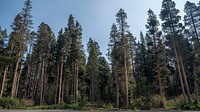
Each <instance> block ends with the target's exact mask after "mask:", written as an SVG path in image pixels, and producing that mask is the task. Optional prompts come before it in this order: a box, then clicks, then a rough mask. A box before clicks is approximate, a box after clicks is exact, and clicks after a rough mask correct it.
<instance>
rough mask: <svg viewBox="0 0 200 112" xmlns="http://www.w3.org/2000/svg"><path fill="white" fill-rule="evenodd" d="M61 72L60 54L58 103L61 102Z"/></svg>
mask: <svg viewBox="0 0 200 112" xmlns="http://www.w3.org/2000/svg"><path fill="white" fill-rule="evenodd" d="M62 73H63V56H62V59H61V66H60V77H59V92H58V103H61V92H62Z"/></svg>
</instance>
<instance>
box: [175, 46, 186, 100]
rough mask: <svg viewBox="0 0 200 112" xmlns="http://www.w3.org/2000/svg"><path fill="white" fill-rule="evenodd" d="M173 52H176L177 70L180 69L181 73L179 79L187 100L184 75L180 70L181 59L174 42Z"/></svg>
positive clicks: (179, 70)
mask: <svg viewBox="0 0 200 112" xmlns="http://www.w3.org/2000/svg"><path fill="white" fill-rule="evenodd" d="M173 50H174V53H175V57H176V64H177V69H178V72H179V78H180V82H181V89H182V92H183V96H184V99H185V100H186V99H187V96H186V94H185V88H184V84H183V78H182V73H181V68H180V63H179V62H180V61H179V57H178V54H177V50H176V46H175V43H174V42H173Z"/></svg>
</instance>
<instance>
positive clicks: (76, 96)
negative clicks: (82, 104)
mask: <svg viewBox="0 0 200 112" xmlns="http://www.w3.org/2000/svg"><path fill="white" fill-rule="evenodd" d="M75 85H76V91H75V92H76V93H75V102H76V103H78V62H76V84H75Z"/></svg>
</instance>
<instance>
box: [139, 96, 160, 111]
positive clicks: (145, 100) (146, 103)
mask: <svg viewBox="0 0 200 112" xmlns="http://www.w3.org/2000/svg"><path fill="white" fill-rule="evenodd" d="M135 104H136V105H135V106H136V107H137V108H138V109H141V110H151V109H157V108H161V107H162V105H161V100H160V96H159V95H154V96H152V95H149V96H146V97H139V98H138V99H135Z"/></svg>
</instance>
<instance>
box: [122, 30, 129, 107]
mask: <svg viewBox="0 0 200 112" xmlns="http://www.w3.org/2000/svg"><path fill="white" fill-rule="evenodd" d="M122 36H123V44H124V76H125V103H126V107H128V106H129V96H128V74H127V65H126V38H125V36H124V33H122Z"/></svg>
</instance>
